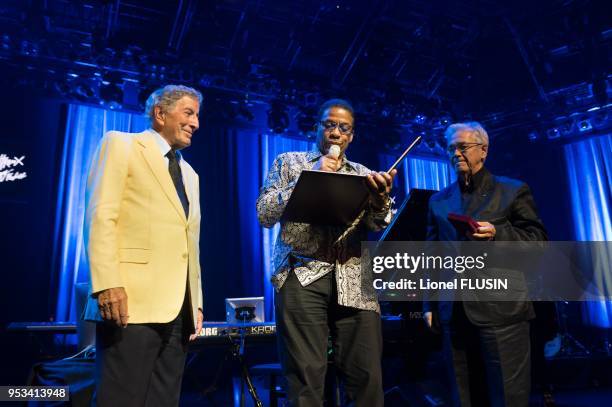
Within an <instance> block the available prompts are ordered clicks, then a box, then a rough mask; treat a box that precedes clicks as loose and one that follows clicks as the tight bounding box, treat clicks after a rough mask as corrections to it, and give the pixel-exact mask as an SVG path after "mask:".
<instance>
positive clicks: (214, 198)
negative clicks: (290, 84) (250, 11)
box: [55, 105, 453, 320]
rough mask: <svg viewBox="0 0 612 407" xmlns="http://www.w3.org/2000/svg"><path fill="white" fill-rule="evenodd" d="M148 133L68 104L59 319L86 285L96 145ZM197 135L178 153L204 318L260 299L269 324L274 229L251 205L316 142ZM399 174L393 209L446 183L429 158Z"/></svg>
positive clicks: (220, 130) (206, 130)
mask: <svg viewBox="0 0 612 407" xmlns="http://www.w3.org/2000/svg"><path fill="white" fill-rule="evenodd" d="M147 127H148V121H147V119H146V118H145V117H144V116H141V115H136V114H130V113H124V112H117V111H110V110H104V109H100V108H95V107H90V106H82V105H70V106H69V111H68V119H67V127H66V132H65V141H64V150H63V158H62V164H61V165H62V171H61V177H60V181H59V185H58V188H59V193H58V197H59V198H58V210H57V216H56V219H57V221H56V236H57V239H56V248H55V253H56V256H57V257H58V261H57V263H58V264H59V272H58V275H59V282H58V287H59V289H58V298H57V313H56V315H57V316H56V318H57V319H58V320H75V319H76V318H77V317H78V316H77V315H76V310H75V301H74V296H73V291H74V284H75V283H77V282H86V281H87V280H88V270H87V262H86V259H85V250H84V247H83V237H82V229H83V219H84V196H85V187H86V177H87V172H88V169H89V163H90V162H91V159H92V155H93V153H94V151H95V148H96V146H97V143H98V142H99V140H100V138H101V137H102V136H103V134H104V133H105V132H106V131H109V130H119V131H128V132H139V131H142V130H144V129H146V128H147ZM253 127H257V126H253ZM196 137H198V138H197V139H196V140H194V144H193V146H191V147H190V148H189V149H186V150H185V151H184V155H185V157H186V159H187V160H188V161H189V162H190V164H191V165H192V166H193V167H194V168H195V169H196V171H197V172H198V174H200V190H201V195H202V196H201V205H202V234H201V237H200V246H201V247H202V257H201V262H202V266H203V284H204V296H205V304H206V305H205V313H206V316H205V318H206V319H207V320H211V319H221V320H223V319H225V315H224V305H223V304H224V302H223V300H224V298H227V297H235V296H239V297H244V296H262V295H263V296H264V297H265V304H266V319H267V320H274V307H273V293H274V289H273V287H272V284H271V283H270V276H271V273H272V271H273V270H271V255H272V249H273V246H274V241H275V239H276V236H277V235H278V231H279V227H278V225H277V226H276V227H274V228H272V229H264V228H262V227H261V226H260V225H259V223H258V222H257V214H256V211H255V201H256V199H257V196H258V195H259V189H260V188H261V185H262V184H263V182H264V180H265V178H266V176H267V172H268V169H269V168H270V166H271V165H272V162H273V161H274V159H275V158H276V156H277V155H278V154H280V153H283V152H287V151H307V150H310V149H312V148H314V147H315V144H314V143H313V142H312V141H307V140H300V139H295V138H288V137H282V136H279V135H274V134H267V133H258V132H257V130H256V128H244V127H243V128H231V129H230V128H224V127H220V126H215V125H212V126H203V129H202V130H201V131H200V132H198V133H197V135H196ZM394 159H395V157H394V156H388V155H380V156H378V161H379V164H380V165H379V168H386V167H388V166H389V165H390V164H391V163H392V162H393V161H394ZM399 170H400V171H399V174H398V178H397V181H396V192H395V194H394V195H395V196H396V197H397V199H398V204H399V203H401V200H402V199H404V197H405V196H406V195H407V193H408V192H409V191H410V189H411V188H425V189H436V190H438V189H441V188H442V187H444V186H446V185H448V184H449V183H450V182H451V181H452V179H453V174H452V173H451V171H450V168H449V166H448V164H447V163H446V162H445V161H438V160H435V159H432V158H419V157H415V156H412V157H410V158H408V159H407V160H406V161H405V162H404V163H403V164H402V165H401V166H400V168H399Z"/></svg>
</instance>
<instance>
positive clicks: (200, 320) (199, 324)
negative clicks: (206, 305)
mask: <svg viewBox="0 0 612 407" xmlns="http://www.w3.org/2000/svg"><path fill="white" fill-rule="evenodd" d="M203 321H204V313H203V312H202V310H201V309H198V321H197V323H196V330H195V333H193V334H191V335H189V340H190V341H193V340H194V339H196V338H197V337H198V335H200V332H201V331H202V323H203Z"/></svg>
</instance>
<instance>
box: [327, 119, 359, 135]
mask: <svg viewBox="0 0 612 407" xmlns="http://www.w3.org/2000/svg"><path fill="white" fill-rule="evenodd" d="M320 123H321V126H323V129H325V131H330V132H331V131H334V129H338V131H339V132H340V134H351V133H352V132H353V126H351V125H350V124H348V123H338V122H335V121H333V120H321V121H320Z"/></svg>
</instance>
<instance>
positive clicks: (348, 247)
mask: <svg viewBox="0 0 612 407" xmlns="http://www.w3.org/2000/svg"><path fill="white" fill-rule="evenodd" d="M321 155H322V154H321V152H319V151H318V150H313V151H310V152H290V153H283V154H280V155H279V156H278V157H276V159H275V160H274V163H273V164H272V168H270V171H269V173H268V177H267V179H266V182H265V184H264V186H263V187H262V189H261V192H260V194H259V198H258V199H257V216H258V219H259V222H260V223H261V224H262V225H263V226H264V227H266V228H271V227H273V226H274V225H275V224H276V223H277V222H279V221H280V218H281V216H282V214H283V211H284V210H285V206H286V205H287V202H289V197H290V196H291V192H293V188H294V187H295V184H296V182H297V180H298V178H299V176H300V173H301V172H302V170H305V169H307V170H311V169H312V168H313V167H314V165H315V164H316V163H317V161H318V160H319V158H321ZM338 172H341V173H347V174H357V175H367V174H369V173H371V172H372V171H370V170H369V169H367V168H366V167H365V166H363V165H361V164H358V163H354V162H351V161H348V160H347V159H346V157H343V159H342V165H341V167H340V170H338ZM391 216H392V211H391V209H390V208H389V209H385V210H383V211H374V210H371V209H368V210H367V211H366V214H365V216H364V217H363V218H362V220H361V222H360V223H359V225H358V226H357V228H356V229H355V230H353V231H352V232H351V233H349V234H348V235H347V236H346V237H344V238H343V239H342V240H340V242H339V243H337V244H336V245H334V242H335V241H336V240H337V239H338V237H340V236H341V235H342V233H343V232H344V231H345V230H346V227H337V226H320V225H311V224H307V223H295V222H281V230H280V233H279V236H278V238H277V239H276V244H275V246H274V253H273V261H272V265H273V267H274V274H273V276H272V283H273V284H274V286H275V287H276V290H277V291H278V290H279V289H280V288H281V287H282V285H283V283H284V282H285V280H286V279H287V275H288V274H289V272H290V271H291V269H292V268H293V270H294V271H295V274H296V275H297V278H298V280H299V281H300V283H301V284H302V286H307V285H308V284H310V283H312V282H313V281H316V280H317V279H319V278H321V277H322V276H324V275H325V274H327V273H330V272H332V271H333V270H335V272H336V283H337V287H338V303H339V304H340V305H344V306H347V307H353V308H358V309H364V310H372V311H376V312H380V307H379V305H378V300H377V298H376V292H375V290H374V288H373V286H372V276H371V275H367V276H366V275H362V273H361V241H362V240H366V237H367V230H372V231H379V230H381V229H384V228H385V227H386V226H387V225H388V224H389V222H390V221H391Z"/></svg>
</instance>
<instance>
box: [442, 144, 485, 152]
mask: <svg viewBox="0 0 612 407" xmlns="http://www.w3.org/2000/svg"><path fill="white" fill-rule="evenodd" d="M482 145H483V143H457V144H450V145H449V146H448V147H446V151H447V152H448V153H449V154H455V151H457V150H459V151H460V152H462V153H465V152H466V151H468V150H469V149H470V148H472V147H475V146H482Z"/></svg>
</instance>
